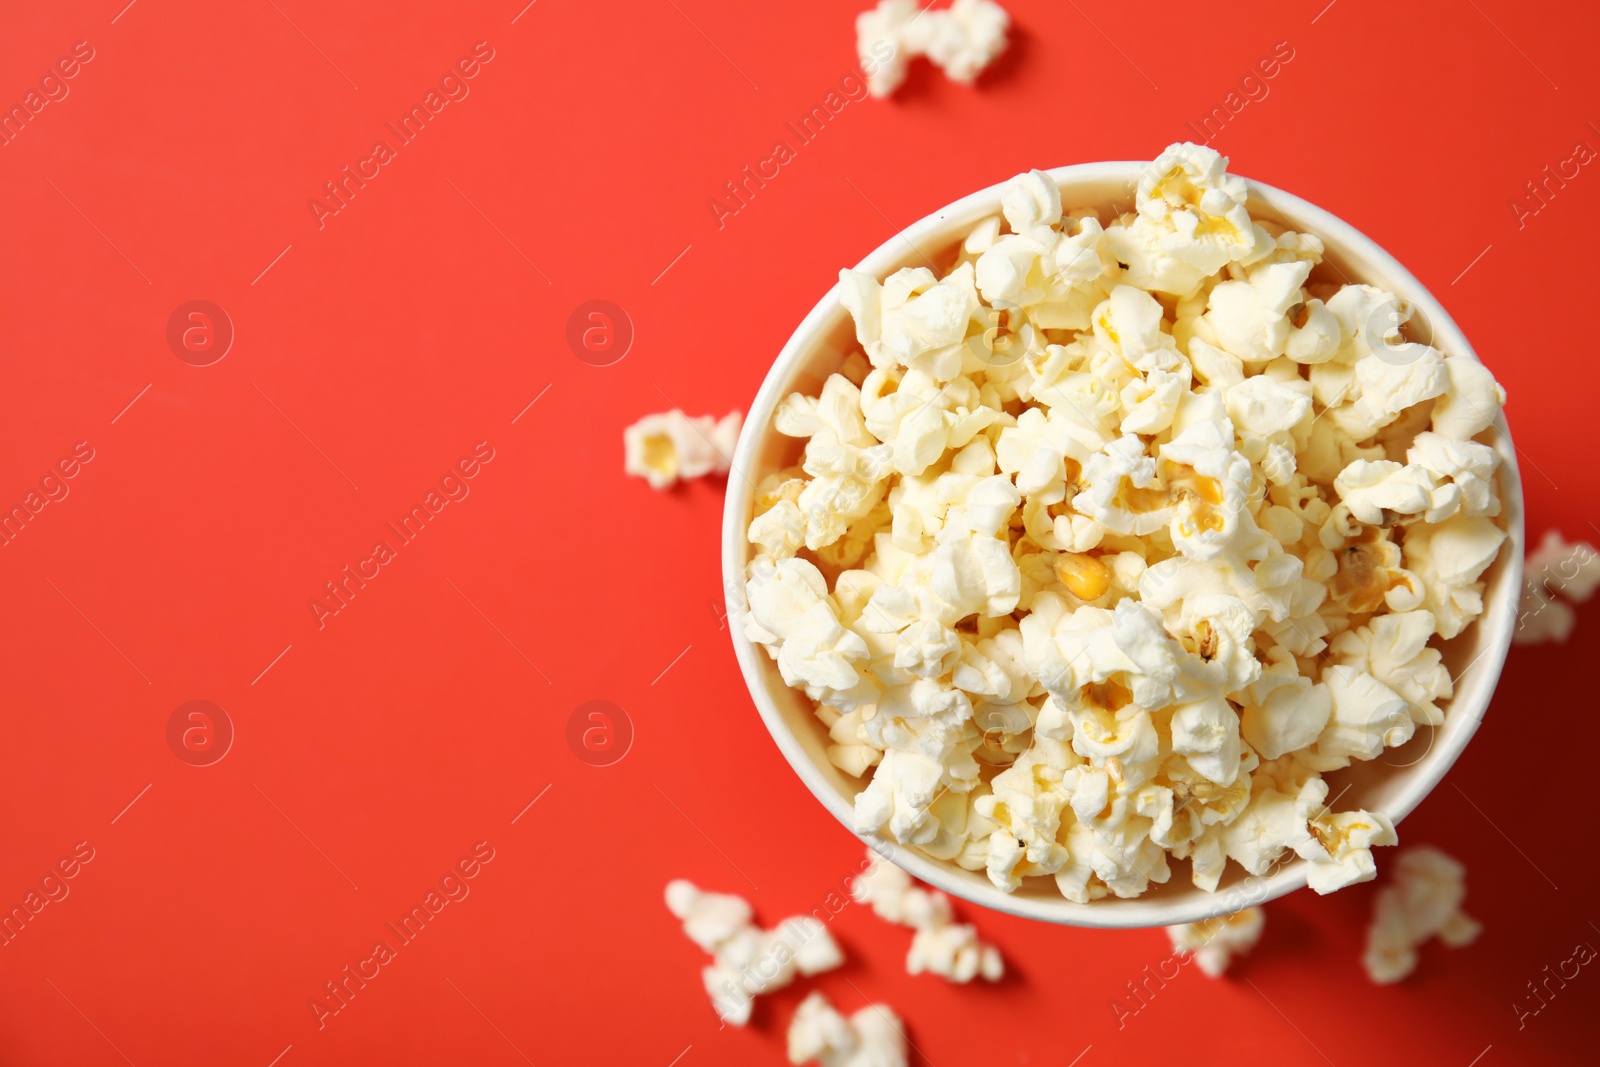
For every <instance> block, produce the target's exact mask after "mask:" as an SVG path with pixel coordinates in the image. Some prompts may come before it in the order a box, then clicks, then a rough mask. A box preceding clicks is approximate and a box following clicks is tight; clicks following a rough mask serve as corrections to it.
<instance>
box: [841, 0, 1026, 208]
mask: <svg viewBox="0 0 1600 1067" xmlns="http://www.w3.org/2000/svg"><path fill="white" fill-rule="evenodd" d="M1010 26H1011V18H1010V16H1009V15H1007V14H1006V13H1005V10H1004V9H1003V8H1001V7H1000V5H999V4H996V3H993V2H992V0H955V2H954V3H953V4H951V5H950V7H949V8H947V9H945V10H943V11H928V10H923V11H919V10H918V9H917V4H916V2H915V0H879V3H878V6H877V7H875V8H873V9H872V10H871V11H864V12H862V13H861V14H860V15H858V16H856V52H857V55H858V56H859V58H860V60H861V68H862V69H863V70H865V71H868V72H869V73H868V75H867V90H868V91H869V92H870V93H872V95H873V96H878V97H883V96H890V95H892V94H893V93H894V91H895V90H896V89H898V88H899V87H900V83H901V82H903V81H904V80H905V76H906V66H907V64H908V63H909V61H910V60H911V59H913V58H915V57H916V56H919V55H925V56H927V57H928V59H929V60H931V61H932V62H933V63H934V65H935V66H937V67H939V68H940V69H941V70H943V71H944V73H945V76H946V77H948V78H950V80H952V81H956V82H961V83H962V84H964V85H970V84H972V82H973V81H975V80H976V79H977V77H978V75H979V74H981V73H982V72H983V70H984V68H985V67H987V66H988V65H989V64H990V63H992V62H994V60H995V58H996V57H998V56H999V55H1000V53H1002V52H1004V51H1005V50H1006V44H1007V43H1008V42H1007V40H1006V30H1008V29H1009V28H1010ZM1019 232H1020V231H1019Z"/></svg>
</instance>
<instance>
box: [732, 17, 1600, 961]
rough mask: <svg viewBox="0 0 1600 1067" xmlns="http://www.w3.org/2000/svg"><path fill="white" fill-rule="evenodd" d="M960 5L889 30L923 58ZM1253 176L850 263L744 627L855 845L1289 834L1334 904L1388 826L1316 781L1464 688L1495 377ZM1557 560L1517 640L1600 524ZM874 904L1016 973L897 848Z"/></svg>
mask: <svg viewBox="0 0 1600 1067" xmlns="http://www.w3.org/2000/svg"><path fill="white" fill-rule="evenodd" d="M958 11H959V12H961V13H962V14H961V15H960V16H959V18H960V19H968V16H973V17H976V15H975V13H977V12H978V11H979V7H978V5H974V4H959V5H956V6H953V7H951V8H949V9H948V10H947V11H945V12H943V13H941V12H940V11H937V10H930V11H928V12H925V13H924V14H922V15H920V16H918V15H917V14H916V11H915V7H914V6H907V5H901V4H885V5H881V6H880V7H879V8H878V9H876V10H875V11H874V12H872V13H869V14H870V15H872V19H876V20H877V21H876V22H873V21H872V19H868V20H867V23H868V24H869V25H868V28H869V29H872V32H873V34H876V35H878V36H877V37H875V39H879V38H882V37H884V36H888V35H892V36H894V37H895V38H896V40H899V39H901V38H906V39H908V40H910V41H911V44H912V46H914V48H917V49H922V50H924V51H925V50H927V49H928V48H930V47H932V42H934V41H935V40H936V39H937V35H936V34H935V33H934V32H933V31H935V30H940V28H941V27H943V28H944V29H949V28H950V27H951V26H953V25H955V22H952V21H946V20H957V19H958V15H957V12H958ZM968 21H969V22H970V19H968ZM962 24H963V25H966V24H967V23H962ZM972 24H973V25H976V23H972ZM873 27H876V28H875V29H874V28H873ZM903 54H909V53H903ZM952 54H954V53H952ZM1251 195H1252V193H1251V188H1250V185H1249V183H1247V182H1245V181H1244V180H1243V179H1241V178H1238V177H1236V176H1233V175H1230V174H1229V173H1228V171H1227V160H1226V159H1225V158H1224V157H1222V156H1220V155H1218V154H1217V153H1216V152H1215V151H1214V150H1212V149H1210V148H1207V147H1205V146H1202V145H1194V144H1175V145H1171V146H1169V147H1168V148H1167V149H1165V150H1164V151H1163V152H1162V153H1161V154H1160V155H1159V156H1158V157H1157V158H1156V160H1155V161H1154V162H1153V163H1151V165H1150V166H1149V167H1148V168H1146V170H1145V172H1144V174H1143V175H1142V176H1141V178H1140V180H1139V182H1138V185H1137V189H1136V190H1135V191H1134V197H1133V204H1132V206H1131V210H1129V209H1128V206H1127V205H1119V206H1117V207H1116V210H1115V211H1113V210H1110V209H1109V208H1107V209H1104V210H1099V209H1096V208H1095V207H1093V206H1088V207H1086V206H1083V205H1075V204H1072V203H1069V202H1064V201H1063V198H1062V192H1061V189H1060V188H1059V187H1058V186H1057V185H1056V183H1055V182H1054V180H1053V179H1052V178H1051V176H1050V175H1049V174H1047V173H1045V172H1043V171H1029V172H1027V173H1025V174H1020V175H1018V176H1017V177H1016V178H1014V179H1013V180H1012V181H1011V182H1009V183H1007V185H1006V186H1005V187H1004V188H1003V189H1002V191H1001V193H1000V195H999V197H998V203H997V204H996V205H995V208H994V211H993V213H992V214H991V215H990V216H989V217H987V218H985V219H982V220H981V221H979V222H978V223H977V224H976V225H975V226H974V227H973V228H972V230H971V231H970V232H969V233H968V234H967V235H966V236H965V239H964V240H960V241H958V242H952V245H951V247H949V248H947V249H943V250H934V249H928V250H926V251H927V252H928V253H929V254H930V255H932V256H933V257H934V258H933V259H932V260H928V261H927V262H926V263H924V264H923V265H919V266H914V267H906V268H903V269H900V270H896V271H894V272H892V273H890V274H889V275H888V276H887V277H885V278H879V277H875V276H873V275H869V274H866V273H864V272H860V271H851V270H846V271H842V272H841V273H840V278H839V286H838V290H837V291H838V295H839V300H840V302H841V304H842V305H843V307H844V309H845V310H846V311H847V312H848V313H849V314H850V316H851V318H852V320H853V322H854V327H855V344H854V345H852V346H847V348H848V351H845V352H843V353H841V356H840V366H839V367H838V372H837V373H833V374H831V375H828V376H827V377H826V378H825V380H824V381H823V384H822V386H821V388H820V389H815V388H813V389H811V390H809V391H808V393H807V394H800V393H796V394H794V395H792V396H790V397H788V398H786V399H785V400H784V401H782V403H780V404H779V405H778V407H777V410H776V414H775V416H774V418H773V420H772V428H773V429H775V430H776V431H778V432H779V433H781V434H784V435H786V436H788V437H791V438H794V439H795V440H796V441H797V442H799V444H800V445H801V446H802V447H803V451H802V453H801V454H800V455H799V456H798V458H790V459H789V460H787V462H789V463H790V464H792V465H790V466H786V467H784V468H782V469H781V470H774V471H771V472H767V473H765V476H764V477H763V478H762V480H761V483H760V485H759V486H758V488H757V492H756V501H755V506H754V507H753V508H752V510H751V513H750V515H749V526H748V530H747V537H748V540H749V542H750V546H751V547H750V552H749V562H748V564H747V565H746V571H745V579H746V594H747V603H748V605H749V607H748V610H747V611H746V613H745V615H744V617H743V618H742V619H741V623H742V625H743V626H744V632H745V633H746V634H747V635H748V636H749V638H750V640H752V641H753V642H755V643H757V644H759V645H760V646H761V647H762V648H763V649H764V651H765V652H766V654H767V655H769V656H770V657H771V658H772V659H773V660H774V661H775V662H776V664H777V667H778V670H779V672H780V673H781V674H782V676H783V678H784V680H785V682H786V683H787V684H789V685H791V686H794V687H795V688H797V689H800V690H803V692H804V694H805V696H806V698H807V699H809V700H811V701H812V702H813V705H814V707H815V709H816V714H817V718H818V720H819V722H820V723H821V726H822V728H823V729H825V730H826V731H827V734H828V737H827V738H826V742H825V743H826V752H827V758H828V759H829V761H830V762H831V763H832V764H833V766H835V767H837V768H839V769H840V770H841V771H842V772H844V773H845V774H847V775H849V776H851V777H852V778H855V779H858V780H859V783H860V784H859V786H858V788H857V790H856V793H855V803H854V828H855V830H856V832H857V833H859V834H861V835H863V836H867V835H880V836H881V837H883V838H885V839H887V840H892V841H894V842H895V843H897V844H899V845H901V846H903V847H908V848H915V849H918V850H920V852H921V853H922V854H923V855H926V856H928V857H930V858H932V859H934V860H939V861H944V862H949V863H954V864H956V865H958V866H960V867H962V868H963V869H965V870H970V871H974V872H976V871H982V872H983V873H984V875H985V876H986V877H987V878H988V879H989V880H990V882H991V883H992V884H994V885H995V886H996V887H997V888H999V889H1001V890H1002V891H1004V892H1016V891H1019V890H1022V889H1024V887H1027V889H1028V890H1030V891H1034V890H1035V887H1042V886H1044V885H1045V884H1046V883H1045V882H1044V880H1045V879H1050V880H1053V882H1054V885H1055V889H1056V891H1058V892H1060V893H1061V894H1062V895H1063V896H1064V897H1065V898H1066V899H1068V900H1070V901H1072V902H1074V903H1077V904H1082V905H1085V906H1093V905H1094V903H1095V902H1096V901H1101V900H1105V899H1107V898H1123V899H1128V898H1134V897H1138V896H1140V895H1141V894H1143V893H1145V892H1146V891H1147V890H1148V889H1149V887H1150V886H1151V885H1152V884H1158V885H1159V884H1162V883H1165V882H1168V881H1170V880H1171V879H1172V878H1173V876H1174V875H1175V874H1180V875H1187V877H1188V878H1189V879H1190V880H1192V882H1193V884H1194V885H1195V886H1196V887H1197V888H1199V889H1200V890H1202V891H1206V892H1213V891H1216V890H1217V888H1218V887H1219V886H1220V885H1221V884H1223V882H1224V879H1225V876H1226V875H1228V874H1229V873H1230V872H1229V871H1228V866H1229V864H1237V865H1238V866H1239V867H1240V868H1242V869H1243V870H1244V871H1245V872H1247V873H1249V874H1253V875H1257V876H1262V875H1265V874H1266V873H1268V872H1269V871H1270V870H1272V869H1273V867H1274V865H1275V864H1278V863H1280V862H1284V861H1288V860H1291V859H1293V860H1296V861H1297V862H1299V863H1300V865H1301V869H1302V870H1303V871H1304V873H1305V877H1306V880H1307V883H1308V884H1309V885H1310V887H1311V888H1312V889H1313V890H1314V891H1316V892H1318V893H1328V892H1332V891H1334V890H1337V889H1339V888H1341V887H1343V886H1347V885H1352V884H1355V883H1358V882H1363V881H1367V880H1369V879H1371V878H1373V877H1374V876H1375V874H1376V871H1377V864H1376V861H1375V860H1374V856H1373V850H1374V849H1376V848H1379V847H1382V846H1388V845H1393V844H1395V843H1396V841H1397V838H1396V835H1395V832H1394V825H1393V822H1392V821H1391V819H1390V818H1389V816H1388V814H1387V813H1385V812H1383V811H1365V810H1360V809H1359V808H1357V807H1352V808H1351V809H1347V810H1339V811H1336V810H1332V808H1333V807H1334V806H1335V805H1336V804H1337V803H1338V802H1339V800H1340V798H1341V796H1342V795H1343V786H1344V784H1345V783H1343V782H1340V783H1339V785H1338V786H1335V788H1334V789H1330V788H1329V780H1328V779H1327V778H1325V777H1324V775H1331V774H1334V773H1336V772H1339V771H1343V770H1345V769H1347V768H1351V769H1352V770H1353V771H1354V768H1353V765H1355V764H1360V763H1364V762H1368V761H1372V760H1375V759H1381V758H1383V757H1384V756H1385V755H1386V754H1387V753H1388V751H1389V750H1390V749H1392V748H1395V747H1397V746H1401V745H1405V744H1408V743H1409V742H1411V740H1412V738H1414V737H1415V736H1416V734H1417V732H1418V730H1419V729H1420V728H1421V727H1423V726H1429V727H1436V726H1439V725H1442V724H1443V723H1445V721H1446V720H1447V718H1448V717H1449V716H1450V714H1451V700H1452V698H1453V695H1454V685H1453V682H1452V679H1451V675H1450V671H1449V669H1448V668H1447V667H1446V664H1447V663H1448V662H1454V660H1453V659H1452V658H1451V655H1450V652H1451V650H1450V647H1449V645H1448V644H1447V643H1448V642H1450V641H1452V640H1453V639H1455V638H1456V637H1458V636H1460V635H1461V634H1462V633H1463V631H1465V630H1466V629H1467V628H1468V627H1469V626H1471V625H1472V624H1473V623H1474V622H1475V621H1476V620H1477V619H1478V618H1479V617H1480V616H1481V615H1482V614H1483V611H1484V598H1485V596H1486V594H1487V588H1488V586H1487V576H1488V575H1489V574H1490V568H1491V566H1492V565H1493V564H1494V563H1495V561H1496V560H1497V559H1498V558H1499V556H1500V553H1501V551H1502V549H1503V547H1504V544H1505V542H1506V540H1507V531H1506V515H1505V514H1504V510H1505V509H1504V508H1503V506H1502V498H1503V495H1504V490H1505V486H1504V485H1503V484H1502V482H1501V480H1502V479H1503V478H1505V477H1507V476H1508V472H1507V471H1506V470H1505V469H1504V468H1503V464H1502V462H1501V453H1500V451H1499V450H1498V449H1497V448H1496V447H1494V446H1491V444H1489V443H1487V440H1486V438H1487V433H1488V431H1489V429H1490V427H1491V426H1494V425H1496V421H1497V420H1498V419H1499V417H1500V413H1501V408H1502V406H1503V404H1504V401H1505V394H1504V392H1503V391H1502V390H1501V389H1500V387H1499V386H1498V385H1497V384H1496V383H1495V381H1494V377H1493V375H1492V374H1490V372H1489V371H1488V370H1487V369H1486V368H1484V367H1483V366H1482V365H1481V364H1480V363H1478V362H1477V361H1476V360H1475V359H1474V358H1473V357H1472V356H1471V355H1470V354H1464V353H1459V352H1448V351H1442V350H1440V349H1437V348H1434V347H1433V346H1432V345H1430V344H1426V343H1423V342H1422V341H1421V340H1419V339H1418V338H1417V337H1416V333H1420V332H1421V330H1420V326H1421V324H1420V323H1413V322H1412V318H1413V315H1414V309H1413V308H1412V306H1411V304H1410V303H1409V302H1408V301H1406V300H1405V299H1403V298H1402V297H1401V296H1399V295H1397V294H1395V293H1391V292H1387V291H1386V290H1384V289H1381V288H1379V287H1377V286H1373V285H1367V284H1362V283H1359V282H1351V281H1349V280H1348V279H1345V278H1343V277H1342V276H1341V275H1340V274H1339V272H1338V270H1337V269H1336V268H1335V267H1334V265H1333V264H1332V263H1325V262H1324V255H1325V251H1326V250H1325V248H1324V246H1323V242H1322V240H1321V238H1319V237H1318V236H1317V235H1315V234H1310V233H1300V232H1296V231H1294V230H1290V229H1288V228H1287V227H1286V226H1284V225H1283V224H1281V223H1278V222H1275V221H1272V220H1264V219H1255V218H1252V217H1251V215H1250V210H1249V207H1250V198H1251ZM1118 212H1120V214H1119V213H1118ZM935 263H939V264H940V266H939V268H938V269H935V266H934V264H935ZM823 369H831V368H823ZM1541 552H1542V554H1541V553H1536V554H1535V555H1534V556H1532V557H1530V561H1529V563H1530V571H1529V573H1530V576H1531V577H1530V584H1529V586H1528V588H1527V590H1526V591H1525V596H1526V598H1527V599H1525V601H1524V606H1523V612H1524V617H1523V620H1522V630H1523V631H1524V632H1523V634H1522V635H1521V636H1522V639H1526V638H1527V637H1529V636H1533V635H1535V634H1542V633H1550V634H1559V633H1564V632H1565V629H1566V628H1567V627H1569V626H1570V619H1571V603H1570V602H1576V601H1578V600H1581V599H1582V598H1583V597H1586V596H1588V595H1589V594H1590V593H1591V592H1592V591H1593V590H1594V589H1595V588H1596V587H1597V586H1600V563H1596V562H1595V560H1594V556H1595V553H1594V550H1593V549H1591V548H1589V547H1588V546H1586V545H1580V546H1572V545H1567V544H1566V543H1565V542H1559V541H1552V542H1550V543H1549V545H1548V547H1547V548H1546V549H1544V550H1541ZM1541 576H1542V577H1541ZM1396 763H1397V765H1399V761H1396ZM1354 773H1355V774H1359V772H1358V771H1356V772H1354ZM1357 780H1360V779H1359V778H1357ZM1171 861H1183V862H1182V863H1181V864H1180V863H1173V862H1171ZM857 899H858V900H860V901H862V902H864V903H869V904H870V905H871V906H872V908H873V910H874V911H875V912H876V913H877V914H879V915H880V916H882V917H883V918H885V919H886V920H887V921H890V922H896V923H901V924H904V925H906V926H908V927H910V928H911V929H913V930H915V931H916V935H915V940H914V942H913V945H912V950H911V953H910V956H909V958H908V966H909V968H910V969H912V970H921V969H925V970H933V971H935V972H937V973H940V974H943V975H945V976H946V977H947V978H950V979H952V980H963V979H971V978H973V977H977V976H979V975H982V976H984V977H992V976H994V975H998V974H999V972H1000V960H999V957H998V955H992V950H989V949H987V948H986V946H983V945H982V944H981V943H980V942H979V941H978V940H977V938H976V936H975V934H974V932H972V931H971V930H970V928H968V927H964V926H962V925H961V924H958V923H957V922H956V921H955V919H954V917H953V915H952V913H951V908H950V904H949V901H948V900H947V899H946V898H945V897H944V895H943V894H940V893H935V892H933V891H931V890H924V889H921V888H918V887H916V886H915V885H914V883H913V882H912V880H911V879H910V877H909V876H908V875H905V874H904V873H903V872H899V871H898V870H897V869H895V868H892V867H891V866H889V865H887V864H878V865H875V867H874V869H873V870H871V871H869V872H867V873H865V874H863V876H862V877H861V878H860V879H859V880H858V884H857ZM1251 921H1253V920H1250V919H1248V918H1247V919H1241V920H1240V922H1241V923H1245V924H1246V925H1247V926H1248V923H1249V922H1251ZM1230 936H1231V935H1230ZM1223 944H1229V942H1226V941H1224V942H1223ZM1216 956H1217V953H1210V954H1208V957H1207V958H1210V959H1214V958H1216ZM991 958H992V961H993V963H992V965H991V963H990V960H991Z"/></svg>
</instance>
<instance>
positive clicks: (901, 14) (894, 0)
mask: <svg viewBox="0 0 1600 1067" xmlns="http://www.w3.org/2000/svg"><path fill="white" fill-rule="evenodd" d="M918 14H919V12H918V10H917V2H916V0H879V2H878V6H877V7H875V8H872V9H871V10H870V11H863V12H862V13H861V14H859V15H857V16H856V55H857V58H858V59H859V60H860V61H861V69H862V70H863V71H866V72H867V91H868V92H870V93H871V94H872V95H873V96H879V97H882V96H889V95H891V94H893V93H894V91H895V90H896V89H898V88H900V83H901V82H903V81H905V80H906V67H907V65H908V64H909V63H910V61H911V60H912V58H914V57H915V56H916V55H917V54H919V52H920V48H919V47H917V45H915V44H913V42H914V38H913V36H912V30H911V24H912V23H913V22H915V21H916V19H917V16H918ZM918 44H920V42H918Z"/></svg>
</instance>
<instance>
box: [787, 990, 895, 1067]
mask: <svg viewBox="0 0 1600 1067" xmlns="http://www.w3.org/2000/svg"><path fill="white" fill-rule="evenodd" d="M812 1061H815V1062H816V1063H818V1064H820V1065H821V1067H906V1063H907V1053H906V1037H905V1030H904V1029H903V1028H902V1027H901V1025H900V1018H899V1016H897V1015H895V1013H894V1012H892V1011H890V1010H889V1009H888V1008H887V1007H885V1006H884V1005H882V1004H869V1005H867V1006H866V1007H865V1008H862V1009H861V1010H860V1011H858V1012H856V1013H855V1014H854V1015H852V1016H850V1017H849V1018H845V1017H844V1016H843V1015H840V1014H839V1012H838V1011H836V1010H835V1009H834V1007H833V1005H832V1004H830V1003H828V998H827V997H825V996H823V995H822V994H821V993H812V994H811V995H810V996H809V997H807V998H806V999H805V1000H802V1001H801V1002H800V1007H799V1008H798V1009H796V1011H795V1013H794V1019H793V1020H792V1021H791V1022H790V1023H789V1062H790V1063H795V1064H799V1063H810V1062H812Z"/></svg>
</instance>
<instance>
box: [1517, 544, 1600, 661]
mask: <svg viewBox="0 0 1600 1067" xmlns="http://www.w3.org/2000/svg"><path fill="white" fill-rule="evenodd" d="M1596 586H1600V556H1597V554H1596V552H1595V549H1594V546H1593V545H1591V544H1589V542H1587V541H1579V542H1578V543H1577V544H1568V543H1567V540H1566V539H1565V538H1564V537H1562V536H1561V531H1560V530H1551V531H1549V532H1548V533H1546V534H1545V535H1544V540H1543V541H1541V542H1540V543H1539V547H1538V548H1536V549H1534V550H1533V551H1531V552H1529V553H1528V556H1527V559H1526V562H1525V563H1524V565H1523V569H1522V602H1521V603H1520V604H1519V605H1518V609H1517V629H1516V632H1515V633H1514V634H1512V636H1511V639H1512V640H1513V641H1515V642H1516V643H1517V644H1519V645H1533V644H1540V643H1542V642H1545V641H1557V642H1562V643H1565V642H1566V640H1567V638H1568V637H1570V636H1572V628H1573V626H1575V625H1577V621H1578V616H1577V613H1575V612H1574V611H1573V610H1572V605H1573V604H1582V603H1583V602H1584V601H1586V600H1588V599H1589V598H1590V597H1592V596H1594V591H1595V587H1596Z"/></svg>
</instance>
